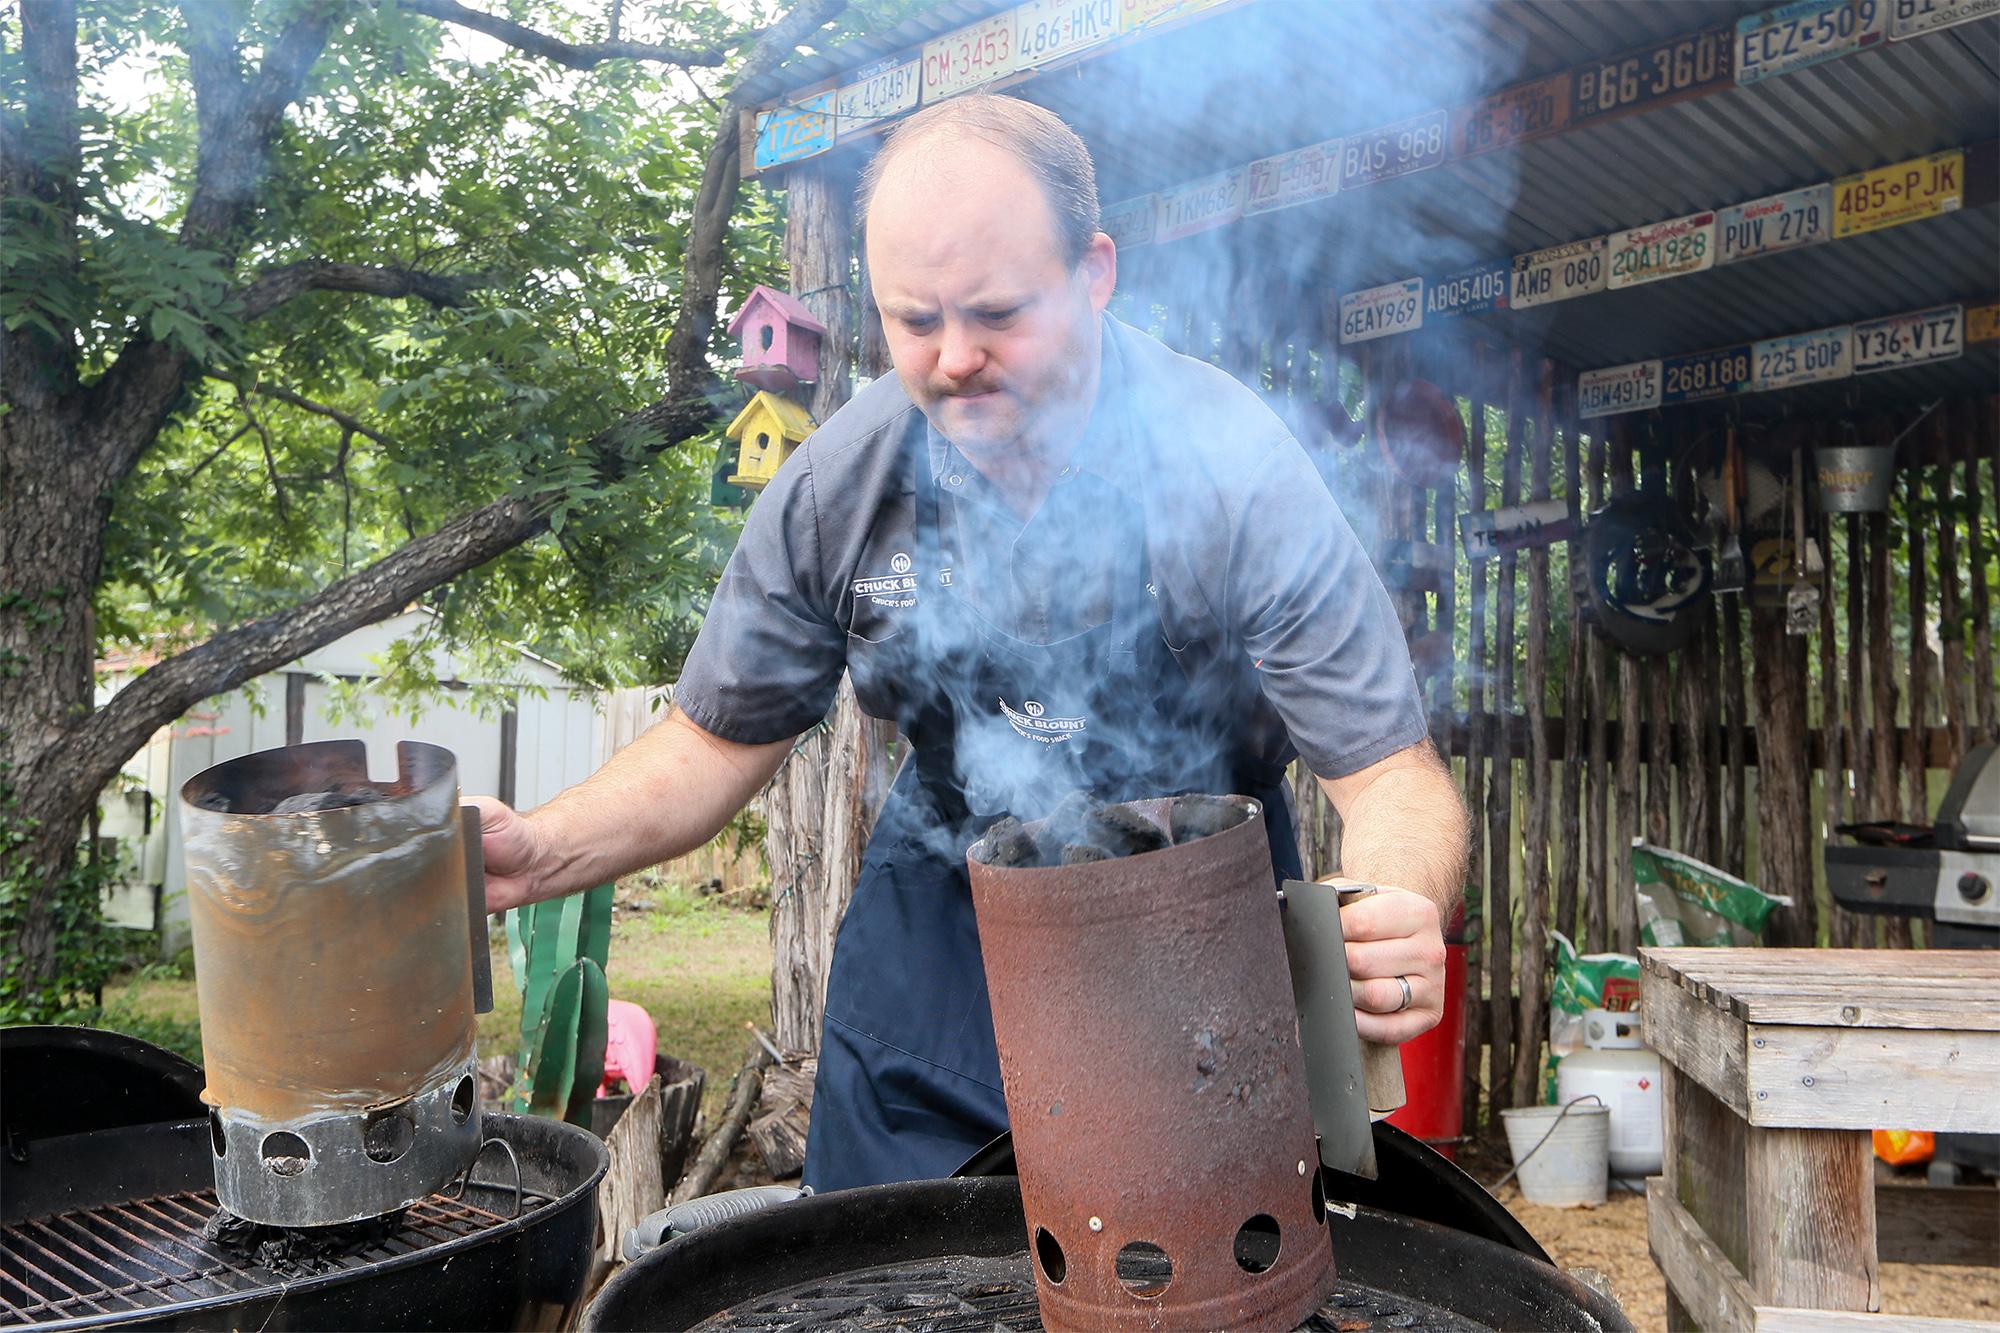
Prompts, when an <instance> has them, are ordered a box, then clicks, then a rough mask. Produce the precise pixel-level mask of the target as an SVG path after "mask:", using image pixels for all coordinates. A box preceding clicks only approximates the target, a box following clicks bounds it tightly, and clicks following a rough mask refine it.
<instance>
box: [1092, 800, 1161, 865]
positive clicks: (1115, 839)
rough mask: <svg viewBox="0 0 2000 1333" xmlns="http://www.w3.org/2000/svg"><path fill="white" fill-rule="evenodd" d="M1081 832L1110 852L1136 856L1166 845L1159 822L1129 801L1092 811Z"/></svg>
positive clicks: (1117, 854) (1115, 854) (1118, 854)
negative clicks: (1130, 804)
mask: <svg viewBox="0 0 2000 1333" xmlns="http://www.w3.org/2000/svg"><path fill="white" fill-rule="evenodd" d="M1084 832H1085V834H1086V835H1087V838H1088V840H1089V841H1090V842H1093V843H1096V844H1097V845H1098V846H1099V847H1102V848H1104V849H1105V851H1107V852H1109V853H1110V854H1111V855H1112V856H1137V855H1138V854H1139V853H1141V852H1156V851H1158V850H1159V849H1160V848H1162V847H1164V846H1166V845H1167V835H1166V834H1165V833H1162V832H1161V831H1160V826H1159V825H1158V824H1155V823H1154V822H1153V821H1152V820H1150V819H1148V818H1146V817H1145V816H1144V815H1142V814H1140V813H1139V812H1138V811H1137V810H1134V809H1133V808H1132V807H1131V806H1129V805H1107V806H1102V807H1100V808H1099V809H1097V810H1094V811H1092V812H1091V814H1090V817H1089V818H1088V819H1086V820H1085V821H1084Z"/></svg>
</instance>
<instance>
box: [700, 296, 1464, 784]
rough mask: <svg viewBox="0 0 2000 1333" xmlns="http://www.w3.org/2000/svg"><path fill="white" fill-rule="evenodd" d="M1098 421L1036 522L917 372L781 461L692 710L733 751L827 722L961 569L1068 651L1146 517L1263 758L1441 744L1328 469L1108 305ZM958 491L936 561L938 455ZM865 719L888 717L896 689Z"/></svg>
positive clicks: (976, 588) (1200, 366)
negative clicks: (875, 649)
mask: <svg viewBox="0 0 2000 1333" xmlns="http://www.w3.org/2000/svg"><path fill="white" fill-rule="evenodd" d="M1103 325H1104V333H1103V346H1104V365H1103V372H1102V374H1101V376H1100V383H1099V388H1098V397H1097V401H1096V404H1095V406H1094V407H1093V409H1092V412H1091V419H1090V423H1089V425H1088V426H1087V427H1086V430H1085V433H1084V437H1083V439H1082V440H1081V441H1080V442H1079V444H1078V446H1077V448H1076V450H1075V452H1074V453H1073V455H1072V457H1071V465H1070V466H1069V467H1068V468H1067V469H1065V470H1064V472H1063V474H1062V475H1061V476H1059V477H1058V478H1057V479H1056V481H1055V484H1054V485H1053V486H1052V487H1051V488H1050V490H1049V493H1048V496H1047V497H1046V498H1045V499H1044V501H1043V502H1042V505H1041V507H1040V508H1039V509H1038V510H1037V511H1036V512H1035V513H1034V515H1033V516H1032V517H1029V518H1026V519H1023V518H1022V517H1021V516H1020V515H1019V514H1018V513H1016V512H1015V511H1014V510H1013V509H1012V508H1011V507H1010V506H1009V505H1008V504H1007V502H1006V500H1005V499H1004V498H1003V497H1002V496H1001V495H1000V493H999V492H998V490H997V489H996V488H994V487H993V486H992V485H991V484H990V483H988V482H987V481H986V480H985V478H984V477H982V476H981V475H980V474H979V472H978V471H977V470H976V469H974V468H973V467H971V466H970V465H969V464H968V463H967V462H966V460H965V458H964V457H963V456H962V455H961V454H960V453H959V452H958V450H957V449H955V448H954V447H952V445H951V444H950V443H949V442H948V441H946V440H945V439H943V437H941V436H939V435H938V434H937V433H936V432H935V431H933V430H931V429H930V425H929V423H928V421H926V419H925V418H924V416H923V414H922V413H921V412H920V411H918V409H917V408H916V407H915V405H913V404H912V403H911V402H910V400H909V398H908V396H907V395H905V394H904V392H903V389H902V386H901V384H900V383H899V382H898V381H897V380H896V379H895V377H894V376H886V377H884V378H882V379H880V380H877V381H875V382H874V383H872V384H870V385H868V386H867V387H865V388H864V389H862V391H861V392H860V393H858V394H856V395H855V397H854V399H853V401H851V402H850V403H848V404H847V405H846V406H845V407H843V408H841V409H840V411H838V412H836V413H835V414H834V415H833V417H832V418H831V419H830V420H829V421H827V422H826V424H825V425H823V426H821V427H820V428H819V429H818V430H816V431H814V432H813V434H812V436H811V438H810V439H808V440H807V441H806V442H805V444H804V445H803V446H801V447H800V449H799V450H798V452H797V453H795V454H794V455H793V456H792V457H791V458H790V459H789V460H787V461H786V463H785V465H784V466H783V467H781V468H780V469H779V470H778V475H777V477H776V478H775V479H773V480H772V482H771V483H770V485H769V486H768V487H767V488H766V489H765V491H764V493H763V494H762V495H761V496H760V497H759V498H758V500H757V502H756V504H755V505H754V506H753V507H752V509H751V511H750V517H749V520H748V522H747V523H746V524H745V525H744V529H743V536H742V539H741V541H740V542H739V543H738V544H737V548H736V551H735V554H734V555H733V556H732V557H731V558H730V561H729V565H728V567H727V568H726V569H725V570H724V571H723V575H722V581H721V583H720V584H719V585H718V587H717V588H716V592H715V597H714V599H713V600H712V602H711V603H710V606H709V612H708V617H707V619H706V620H705V621H704V622H703V624H702V629H701V634H700V636H699V637H698V638H697V639H696V641H695V645H694V648H693V649H692V651H690V653H689V654H688V658H687V663H686V666H685V667H684V669H683V671H682V673H681V679H680V683H679V685H678V686H677V687H676V689H675V692H674V702H675V703H676V704H677V705H679V706H680V707H681V708H682V709H683V710H684V711H685V712H686V713H687V715H688V716H689V717H690V718H692V719H693V720H694V721H695V722H696V723H698V724H699V725H700V726H702V727H704V728H706V729H707V730H708V731H710V732H712V733H714V734H715V735H717V736H720V737H722V738H723V739H725V740H732V741H738V742H741V743H744V744H760V743H763V742H766V741H774V740H781V739H784V738H785V737H789V736H795V735H797V734H798V733H800V732H802V731H804V730H805V729H806V728H807V727H810V726H811V725H813V724H814V723H815V722H817V721H819V719H820V718H822V717H824V716H825V714H826V711H827V709H828V708H829V707H830V706H831V704H832V701H833V693H834V689H835V687H836V686H837V685H838V683H839V681H840V674H841V671H842V669H843V668H844V667H845V666H846V665H847V662H848V659H849V656H850V654H862V653H867V652H869V651H871V647H872V646H873V645H875V644H879V643H881V642H882V641H883V640H885V639H886V638H888V637H889V636H890V635H892V634H895V633H896V632H897V631H898V629H899V628H900V626H901V624H902V622H903V620H904V619H905V618H906V617H907V616H908V615H910V614H911V613H912V610H913V608H914V606H915V604H916V600H917V599H918V598H919V597H922V596H925V595H932V594H933V591H934V590H937V585H939V584H941V583H943V582H946V581H948V582H949V583H950V584H951V585H952V587H953V588H954V589H956V590H957V593H958V594H959V595H961V596H964V597H966V598H967V599H968V600H969V601H970V602H971V603H972V605H973V606H974V607H975V608H976V609H978V611H979V612H980V613H981V615H982V616H984V617H985V618H986V619H987V620H988V621H989V622H991V623H992V624H993V625H995V626H996V627H998V628H1000V629H1002V630H1003V631H1004V632H1007V633H1010V634H1012V635H1014V636H1015V637H1017V638H1020V639H1023V640H1027V641H1029V642H1032V643H1052V642H1055V641H1057V640H1060V639H1063V638H1066V637H1068V636H1069V635H1072V634H1076V633H1079V632H1081V631H1082V630H1085V629H1088V628H1090V627H1091V626H1093V625H1096V624H1100V623H1102V622H1104V621H1105V620H1107V619H1109V618H1110V616H1111V607H1112V600H1111V587H1112V583H1111V580H1112V577H1113V572H1114V571H1115V570H1118V569H1120V568H1123V567H1124V566H1125V565H1126V564H1128V563H1129V557H1130V554H1131V553H1130V552H1129V551H1128V550H1123V549H1121V541H1120V539H1121V536H1122V534H1123V533H1125V532H1129V531H1136V530H1137V529H1136V527H1135V526H1134V525H1133V523H1129V522H1128V521H1127V520H1128V519H1129V520H1136V522H1139V523H1143V526H1144V532H1145V547H1146V551H1145V555H1146V559H1147V562H1148V563H1147V572H1148V577H1149V582H1150V589H1151V591H1152V592H1153V593H1154V595H1155V597H1156V598H1157V601H1158V605H1159V611H1160V625H1161V631H1162V633H1163V634H1164V635H1165V638H1166V642H1167V645H1168V647H1169V648H1170V649H1171V650H1172V651H1173V653H1174V656H1175V657H1176V659H1177V660H1179V661H1180V662H1181V663H1182V664H1183V666H1184V667H1186V668H1187V669H1188V670H1189V673H1190V675H1197V674H1202V669H1203V668H1205V669H1207V670H1214V669H1217V668H1219V669H1221V670H1222V671H1224V672H1228V673H1232V674H1234V676H1235V678H1236V679H1237V680H1238V681H1239V682H1240V683H1242V684H1245V685H1254V689H1251V690H1247V691H1245V692H1244V693H1245V696H1246V697H1248V698H1249V699H1250V700H1251V701H1252V702H1251V704H1250V706H1249V707H1248V708H1247V710H1246V712H1245V716H1244V717H1243V718H1242V721H1241V736H1242V751H1243V754H1244V756H1245V757H1247V758H1251V759H1256V760H1261V761H1265V762H1269V763H1282V762H1285V761H1286V760H1288V759H1289V758H1290V757H1291V755H1292V754H1293V753H1294V751H1296V753H1298V754H1300V755H1302V756H1303V757H1304V758H1305V760H1306V762H1307V764H1309V765H1310V766H1311V768H1312V769H1313V771H1314V772H1315V773H1318V774H1320V775H1321V776H1323V777H1339V776H1343V775H1345V774H1348V773H1352V772H1354V771H1356V770H1358V769H1361V768H1365V767H1367V766H1368V765H1369V764H1372V763H1374V762H1375V761H1377V760H1379V759H1382V758H1384V757H1386V756H1388V755H1390V754H1393V753H1395V752H1396V751H1398V750H1402V749H1406V748H1408V747H1409V746H1411V745H1414V744H1416V743H1417V742H1418V741H1420V740H1422V739H1423V738H1424V737H1425V736H1426V735H1427V734H1428V727H1427V724H1426V721H1425V718H1424V712H1423V707H1422V704H1421V701H1420V700H1419V698H1418V695H1417V688H1416V681H1415V679H1414V677H1413V675H1412V672H1411V668H1410V657H1409V652H1408V650H1407V648H1406V647H1405V645H1404V641H1403V634H1402V629H1401V627H1400V625H1399V624H1398V623H1397V620H1396V616H1395V612H1394V609H1393V608H1392V607H1391V605H1390V602H1389V597H1388V593H1387V592H1386V591H1385V590H1384V589H1383V587H1382V582H1381V580H1380V579H1379V578H1378V577H1377V576H1376V574H1375V570H1374V568H1373V566H1371V565H1370V564H1369V562H1368V559H1367V556H1366V555H1365V554H1364V553H1363V551H1362V550H1361V546H1360V543H1359V542H1357V541H1356V540H1355V538H1354V534H1353V532H1352V530H1351V529H1350V528H1349V527H1348V524H1347V520H1346V519H1345V518H1344V517H1343V516H1342V515H1341V512H1340V509H1339V507H1338V506H1337V505H1336V504H1335V503H1334V501H1333V497H1332V496H1331V495H1330V494H1329V493H1328V492H1327V489H1326V486H1325V483H1324V482H1323V481H1322V480H1321V479H1320V476H1319V473H1318V472H1317V471H1316V470H1315V469H1314V467H1313V465H1312V462H1311V460H1310V459H1308V458H1307V457H1306V455H1305V452H1304V450H1303V449H1301V448H1300V447H1299V444H1298V442H1297V441H1296V440H1294V439H1292V438H1291V435H1290V433H1289V431H1288V430H1287V429H1286V427H1285V425H1284V423H1283V422H1281V421H1280V420H1279V419H1278V418H1277V416H1276V415H1275V414H1273V413H1272V412H1271V410H1270V409H1269V408H1267V407H1266V406H1265V405H1264V404H1263V402H1262V401H1261V400H1259V399H1258V397H1257V396H1256V395H1255V394H1253V393H1251V392H1250V391H1249V390H1248V389H1246V388H1244V387H1243V386H1242V385H1240V384H1238V383H1237V382H1236V381H1235V380H1233V379H1231V378H1230V377H1229V376H1228V375H1226V374H1224V373H1223V372H1222V371H1220V370H1217V369H1216V368H1215V367H1213V366H1210V365H1208V364H1206V363H1205V362H1200V361H1195V360H1192V359H1191V358H1188V357H1184V356H1180V355H1178V354H1176V353H1174V352H1171V351H1169V350H1168V349H1167V348H1166V347H1164V346H1162V345H1161V344H1160V343H1158V342H1157V341H1155V340H1153V339H1152V338H1149V337H1147V336H1146V335H1145V334H1143V333H1140V332H1138V331H1136V330H1134V329H1131V328H1129V327H1128V326H1126V325H1124V324H1122V323H1120V322H1118V321H1117V320H1115V319H1112V318H1111V317H1110V316H1106V317H1105V318H1104V320H1103ZM918 458H923V459H925V460H926V461H927V462H928V467H926V468H925V469H924V471H925V473H926V474H927V475H928V477H929V478H930V480H931V482H932V484H935V485H936V486H938V487H939V489H940V493H941V497H942V502H941V504H940V529H941V533H940V535H941V538H942V544H943V548H944V549H943V553H942V559H941V560H940V561H939V563H940V564H941V565H942V566H945V568H942V569H935V570H931V569H919V568H916V563H917V548H916V542H915V538H914V512H915V510H914V493H913V490H912V482H913V473H914V472H915V471H916V469H915V467H914V466H913V464H914V461H915V460H916V459H918ZM860 702H861V705H862V708H863V709H864V711H867V712H869V713H871V714H874V715H876V716H887V715H888V714H889V711H890V710H889V708H888V707H887V706H886V703H885V701H884V700H881V699H870V698H865V697H864V698H862V699H861V701H860Z"/></svg>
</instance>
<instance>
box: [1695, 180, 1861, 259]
mask: <svg viewBox="0 0 2000 1333" xmlns="http://www.w3.org/2000/svg"><path fill="white" fill-rule="evenodd" d="M1832 225H1833V187H1832V186H1830V185H1809V186H1807V187H1806V188H1805V189H1803V190H1788V191H1786V192H1785V193H1784V194H1773V195H1766V196H1765V197H1764V198H1762V199H1752V200H1751V201H1750V202H1749V203H1747V204H1738V205H1736V206H1735V207H1734V208H1725V209H1723V210H1722V211H1721V212H1719V213H1717V214H1716V215H1715V239H1716V250H1715V262H1716V263H1718V264H1734V263H1737V262H1739V261H1741V260H1745V259H1754V258H1756V257H1757V256H1758V255H1770V254H1776V253H1777V252H1778V251H1780V250H1792V249H1796V248H1797V247H1799V246H1801V245H1817V244H1819V243H1820V242H1821V241H1824V240H1826V239H1827V238H1828V237H1829V236H1830V235H1831V234H1832V233H1831V230H1830V228H1831V227H1832Z"/></svg>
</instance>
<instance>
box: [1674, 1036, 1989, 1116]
mask: <svg viewBox="0 0 2000 1333" xmlns="http://www.w3.org/2000/svg"><path fill="white" fill-rule="evenodd" d="M1732 1021H1734V1020H1732ZM1749 1045H1750V1049H1749V1051H1748V1053H1747V1067H1746V1069H1745V1080H1746V1083H1745V1086H1746V1088H1747V1090H1748V1093H1749V1098H1748V1101H1749V1108H1750V1109H1749V1113H1748V1116H1747V1118H1748V1120H1749V1121H1750V1123H1751V1124H1753V1125H1759V1126H1804V1127H1812V1128H1819V1129H1859V1130H1867V1129H1875V1128H1878V1127H1880V1126H1883V1125H1905V1126H1913V1127H1914V1126H1921V1127H1923V1128H1925V1129H1933V1130H1941V1131H1962V1132H1964V1133H1968V1134H1995V1133H2000V1097H1996V1096H1994V1091H1993V1090H1994V1089H1995V1088H2000V1032H1974V1031H1966V1030H1956V1031H1912V1030H1907V1029H1901V1028H1831V1027H1790V1026H1784V1025H1779V1024H1763V1023H1760V1024H1757V1025H1756V1026H1755V1027H1754V1028H1753V1029H1752V1030H1751V1031H1750V1043H1749ZM1661 1054H1662V1055H1663V1056H1664V1055H1665V1051H1664V1050H1663V1051H1662V1052H1661Z"/></svg>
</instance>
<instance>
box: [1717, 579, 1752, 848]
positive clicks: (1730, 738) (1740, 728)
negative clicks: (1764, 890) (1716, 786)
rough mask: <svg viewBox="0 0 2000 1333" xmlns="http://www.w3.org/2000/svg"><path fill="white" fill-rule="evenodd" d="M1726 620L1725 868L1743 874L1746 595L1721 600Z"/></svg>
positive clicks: (1727, 595) (1730, 594)
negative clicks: (1744, 599) (1744, 630)
mask: <svg viewBox="0 0 2000 1333" xmlns="http://www.w3.org/2000/svg"><path fill="white" fill-rule="evenodd" d="M1718 614H1719V616H1720V618H1721V622H1722V682H1721V683H1722V800H1721V802H1720V803H1719V804H1720V813H1721V815H1722V868H1723V869H1724V870H1727V871H1728V872H1729V873H1730V874H1732V875H1742V874H1743V873H1744V870H1745V866H1744V861H1745V858H1746V857H1747V856H1748V854H1749V853H1748V851H1747V849H1746V843H1745V838H1744V829H1743V821H1744V818H1745V816H1746V814H1747V813H1748V811H1747V809H1746V807H1747V806H1748V804H1749V795H1748V783H1747V781H1746V778H1745V771H1746V770H1747V769H1748V767H1749V755H1748V744H1747V742H1748V739H1749V738H1748V736H1747V735H1746V734H1745V727H1746V726H1747V725H1748V724H1749V716H1748V712H1749V710H1748V709H1747V708H1746V707H1745V706H1744V698H1743V595H1742V594H1741V593H1734V592H1727V593H1724V594H1723V595H1722V596H1721V598H1720V599H1719V600H1718Z"/></svg>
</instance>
